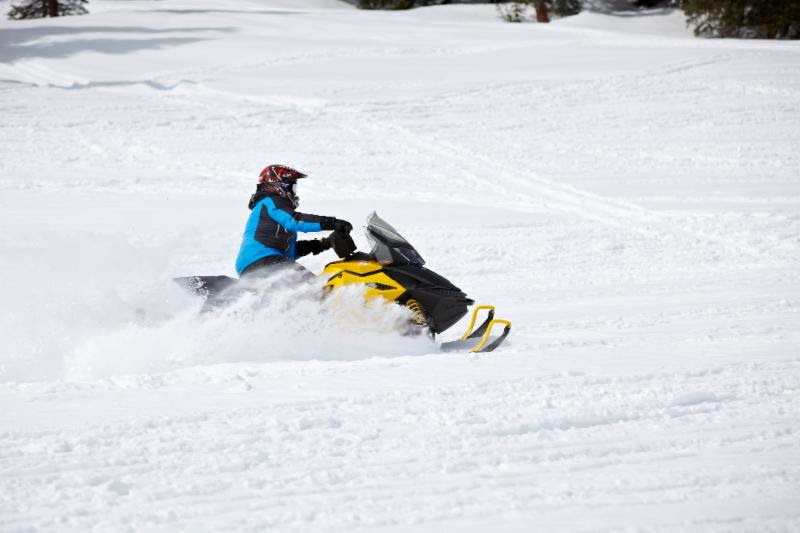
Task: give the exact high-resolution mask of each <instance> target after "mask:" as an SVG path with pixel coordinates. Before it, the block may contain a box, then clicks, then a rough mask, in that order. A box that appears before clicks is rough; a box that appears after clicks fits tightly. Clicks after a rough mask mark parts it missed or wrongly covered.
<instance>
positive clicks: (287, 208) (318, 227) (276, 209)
mask: <svg viewBox="0 0 800 533" xmlns="http://www.w3.org/2000/svg"><path fill="white" fill-rule="evenodd" d="M264 205H266V206H267V212H268V213H269V216H270V218H272V220H274V221H275V222H277V223H278V224H280V225H281V226H283V227H284V229H286V231H291V232H293V233H296V232H298V231H302V232H306V233H307V232H311V231H323V230H332V229H334V226H335V224H336V219H335V218H334V217H323V216H319V215H308V214H306V213H300V212H298V211H295V210H294V208H293V207H292V204H290V203H289V202H288V201H281V200H278V205H276V203H275V201H273V199H272V198H267V199H266V200H265V201H264Z"/></svg>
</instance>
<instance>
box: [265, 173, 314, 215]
mask: <svg viewBox="0 0 800 533" xmlns="http://www.w3.org/2000/svg"><path fill="white" fill-rule="evenodd" d="M305 177H307V176H306V174H303V173H302V172H300V171H298V170H295V169H293V168H292V167H287V166H285V165H269V166H268V167H265V168H264V170H262V171H261V174H260V175H259V176H258V185H257V186H256V190H257V191H261V192H266V193H267V194H277V195H278V196H283V197H284V198H286V199H287V200H289V201H290V202H292V205H293V206H295V207H297V205H298V204H299V203H300V197H299V196H298V195H297V189H296V184H297V180H299V179H300V178H305Z"/></svg>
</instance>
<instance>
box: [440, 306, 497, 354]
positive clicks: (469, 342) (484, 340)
mask: <svg viewBox="0 0 800 533" xmlns="http://www.w3.org/2000/svg"><path fill="white" fill-rule="evenodd" d="M482 310H486V311H488V313H487V315H486V319H485V320H484V321H483V323H482V324H481V325H480V326H478V327H477V328H476V329H474V330H473V329H472V328H473V327H475V322H476V321H477V319H478V313H479V312H480V311H482ZM494 311H495V308H494V306H493V305H479V306H478V307H476V308H475V309H473V310H472V318H470V321H469V326H467V331H466V332H464V334H463V335H462V336H461V338H460V339H459V340H457V341H451V342H443V343H442V344H441V349H442V351H445V352H462V351H469V352H473V353H484V352H491V351H494V350H495V348H497V347H498V346H500V345H501V344H503V341H505V340H506V337H508V334H509V333H510V332H511V322H509V321H508V320H503V319H500V318H495V317H494ZM497 324H501V325H503V326H505V327H504V328H503V332H502V333H501V334H500V335H498V336H495V337H492V330H493V329H494V326H495V325H497ZM473 339H478V341H477V342H476V341H474V340H473Z"/></svg>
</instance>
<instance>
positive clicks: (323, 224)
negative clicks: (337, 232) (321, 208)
mask: <svg viewBox="0 0 800 533" xmlns="http://www.w3.org/2000/svg"><path fill="white" fill-rule="evenodd" d="M335 225H336V219H335V218H334V217H319V227H320V229H321V230H324V231H330V230H332V229H333V228H334V226H335Z"/></svg>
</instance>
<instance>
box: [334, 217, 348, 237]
mask: <svg viewBox="0 0 800 533" xmlns="http://www.w3.org/2000/svg"><path fill="white" fill-rule="evenodd" d="M333 230H334V231H335V232H336V233H341V234H343V235H346V234H348V233H350V232H351V231H353V225H352V224H351V223H349V222H348V221H346V220H341V219H338V218H337V219H336V221H335V222H334V223H333Z"/></svg>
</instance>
